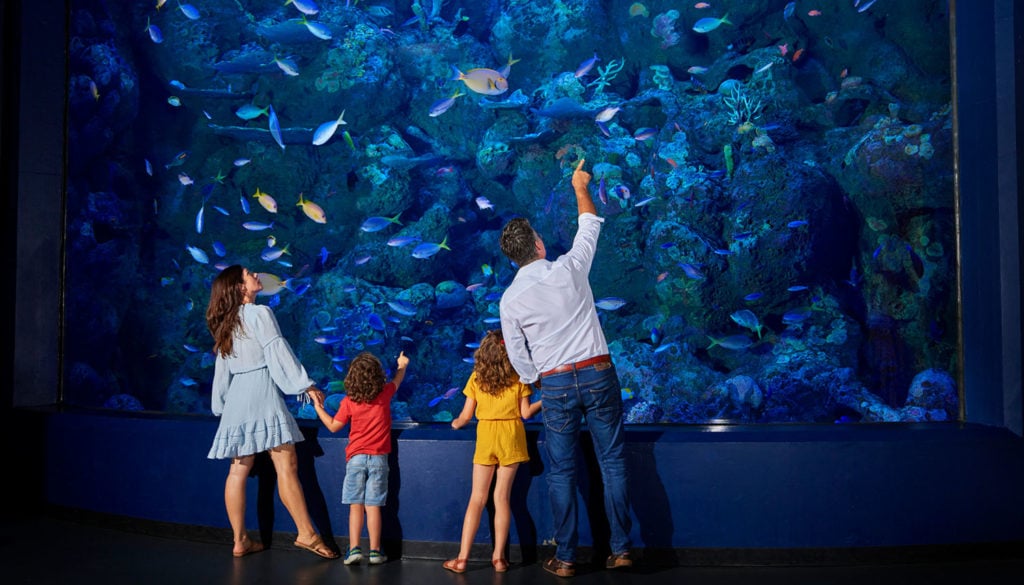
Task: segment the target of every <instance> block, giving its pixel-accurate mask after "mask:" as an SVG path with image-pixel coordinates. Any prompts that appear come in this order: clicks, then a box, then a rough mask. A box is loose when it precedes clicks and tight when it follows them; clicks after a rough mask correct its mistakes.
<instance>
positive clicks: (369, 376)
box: [345, 351, 387, 403]
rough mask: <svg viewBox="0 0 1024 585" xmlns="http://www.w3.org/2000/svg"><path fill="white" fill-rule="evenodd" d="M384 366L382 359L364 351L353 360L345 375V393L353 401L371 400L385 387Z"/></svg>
mask: <svg viewBox="0 0 1024 585" xmlns="http://www.w3.org/2000/svg"><path fill="white" fill-rule="evenodd" d="M386 381H387V380H385V379H384V366H383V364H381V363H380V359H378V358H377V356H375V355H373V354H372V353H370V352H368V351H364V352H362V353H360V354H359V355H357V356H356V357H355V359H353V360H352V365H350V366H349V367H348V374H346V375H345V393H346V394H348V397H349V399H350V400H351V401H352V402H358V403H363V402H370V401H371V400H373V399H374V398H376V397H377V395H378V394H380V393H381V390H383V389H384V383H385V382H386Z"/></svg>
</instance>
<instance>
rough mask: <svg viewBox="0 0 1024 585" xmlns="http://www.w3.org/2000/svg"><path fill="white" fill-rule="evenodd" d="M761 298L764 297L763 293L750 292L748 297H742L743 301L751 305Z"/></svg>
mask: <svg viewBox="0 0 1024 585" xmlns="http://www.w3.org/2000/svg"><path fill="white" fill-rule="evenodd" d="M763 296H764V293H761V292H752V293H750V294H749V295H747V296H745V297H743V300H744V301H747V302H748V303H751V302H754V301H756V300H757V299H759V298H761V297H763Z"/></svg>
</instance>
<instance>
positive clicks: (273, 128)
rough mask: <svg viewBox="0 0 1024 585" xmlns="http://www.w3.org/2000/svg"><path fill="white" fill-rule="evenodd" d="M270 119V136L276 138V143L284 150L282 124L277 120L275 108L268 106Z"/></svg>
mask: <svg viewBox="0 0 1024 585" xmlns="http://www.w3.org/2000/svg"><path fill="white" fill-rule="evenodd" d="M267 109H268V111H269V117H270V135H271V136H273V137H274V142H276V143H277V145H278V146H280V147H281V150H284V142H283V141H282V140H281V122H280V121H279V120H278V119H277V112H275V111H274V106H273V105H269V106H267Z"/></svg>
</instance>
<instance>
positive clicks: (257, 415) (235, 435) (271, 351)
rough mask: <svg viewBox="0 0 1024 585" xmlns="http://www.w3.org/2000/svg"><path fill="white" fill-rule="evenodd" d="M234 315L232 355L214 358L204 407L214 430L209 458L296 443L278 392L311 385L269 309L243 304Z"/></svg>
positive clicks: (296, 436)
mask: <svg viewBox="0 0 1024 585" xmlns="http://www.w3.org/2000/svg"><path fill="white" fill-rule="evenodd" d="M239 311H241V325H242V326H241V327H240V328H239V329H238V330H236V331H235V336H234V341H233V343H234V354H233V355H231V356H228V357H226V358H225V357H223V356H221V355H220V354H218V355H217V362H216V365H215V366H214V374H213V395H212V397H211V400H210V408H211V410H213V414H215V415H217V416H219V417H220V426H218V427H217V434H216V435H215V436H214V438H213V446H212V447H211V448H210V453H209V455H207V457H208V458H210V459H231V458H233V457H244V456H246V455H253V454H255V453H259V452H261V451H266V450H267V449H270V448H272V447H277V446H278V445H283V444H285V443H298V442H299V441H301V440H302V438H303V437H302V431H301V430H300V429H299V425H298V423H296V422H295V417H293V416H292V413H291V412H289V411H288V407H287V406H286V405H285V403H284V398H283V397H282V396H281V392H284V393H285V394H302V393H304V392H305V391H306V390H307V389H308V388H309V387H310V386H313V385H314V382H313V380H312V379H311V378H310V377H309V375H307V374H306V368H304V367H303V366H302V364H301V363H299V360H298V359H297V358H296V357H295V354H294V353H293V352H292V348H291V346H290V345H288V341H287V340H286V339H285V338H284V337H281V329H280V328H279V327H278V325H277V318H275V317H274V312H273V311H272V310H271V309H270V308H269V307H266V306H263V305H256V304H252V303H247V304H244V305H242V306H241V307H240V308H239ZM278 389H280V392H279V391H278Z"/></svg>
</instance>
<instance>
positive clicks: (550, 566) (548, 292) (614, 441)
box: [501, 159, 633, 577]
mask: <svg viewBox="0 0 1024 585" xmlns="http://www.w3.org/2000/svg"><path fill="white" fill-rule="evenodd" d="M583 163H584V161H583V160H582V159H581V160H580V162H579V164H578V165H577V166H576V170H575V171H574V172H573V174H572V187H573V191H575V193H576V206H577V209H578V212H579V219H578V221H579V226H578V227H577V230H576V237H575V238H574V239H573V244H572V249H570V250H569V251H568V252H567V253H566V254H564V255H562V256H559V257H558V259H557V260H555V261H554V262H550V261H548V260H547V259H546V258H545V256H546V255H547V250H546V249H545V248H544V240H542V239H541V237H540V236H539V235H538V234H537V233H536V232H535V231H534V230H533V228H532V227H531V226H530V222H529V221H527V220H526V219H524V218H516V219H513V220H511V221H509V222H508V223H507V224H506V225H505V228H504V229H503V230H502V233H501V251H502V252H504V253H505V255H506V256H508V258H509V259H510V260H511V261H512V262H514V263H515V264H516V265H518V266H519V269H518V272H517V273H516V277H515V278H514V279H513V281H512V284H511V285H509V287H508V290H506V291H505V293H504V294H503V295H502V297H501V330H502V334H503V336H504V338H505V346H506V349H507V350H508V356H509V359H510V360H511V361H512V365H513V366H514V367H515V369H516V371H517V372H518V373H519V376H520V380H521V381H522V382H523V383H525V384H534V383H535V382H539V385H540V395H541V399H542V400H543V407H542V412H543V419H544V430H545V447H546V449H547V455H548V465H549V469H548V491H549V492H550V497H551V512H552V514H553V515H554V529H555V543H556V545H557V548H556V549H555V556H554V557H552V558H550V559H548V560H547V561H545V563H544V569H545V570H546V571H548V572H550V573H554V574H555V575H558V576H559V577H572V576H574V575H575V574H576V567H575V562H576V545H577V541H578V534H577V527H576V520H577V510H576V449H577V447H578V445H579V434H580V425H581V422H582V419H583V418H584V417H585V418H586V421H587V427H588V428H589V430H590V434H591V436H592V438H593V440H594V450H595V451H596V454H597V461H598V463H599V464H600V467H601V477H602V479H603V481H604V506H605V512H606V513H607V514H608V521H609V524H610V526H611V542H610V544H611V551H612V554H611V556H609V557H608V559H607V561H606V562H605V566H606V567H608V568H609V569H618V568H623V567H630V566H632V564H633V560H632V558H631V557H630V553H629V547H630V541H629V531H630V526H631V520H630V516H629V495H628V493H627V490H626V462H625V457H624V452H623V451H624V441H625V437H624V429H623V424H622V395H621V389H620V387H619V378H618V376H617V374H616V372H615V367H614V365H613V364H612V362H611V358H610V357H609V355H608V344H607V342H606V341H605V338H604V332H603V331H602V330H601V322H600V321H599V320H598V317H597V309H596V307H595V306H594V293H593V292H592V291H591V290H590V280H589V275H590V266H591V264H592V263H593V260H594V254H595V252H596V251H597V238H598V236H599V235H600V233H601V224H602V223H603V222H604V220H603V219H602V218H599V217H597V209H596V208H595V207H594V201H593V199H592V198H591V196H590V192H589V191H588V189H587V186H588V185H589V183H590V179H591V175H590V173H588V172H586V171H584V170H583Z"/></svg>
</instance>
